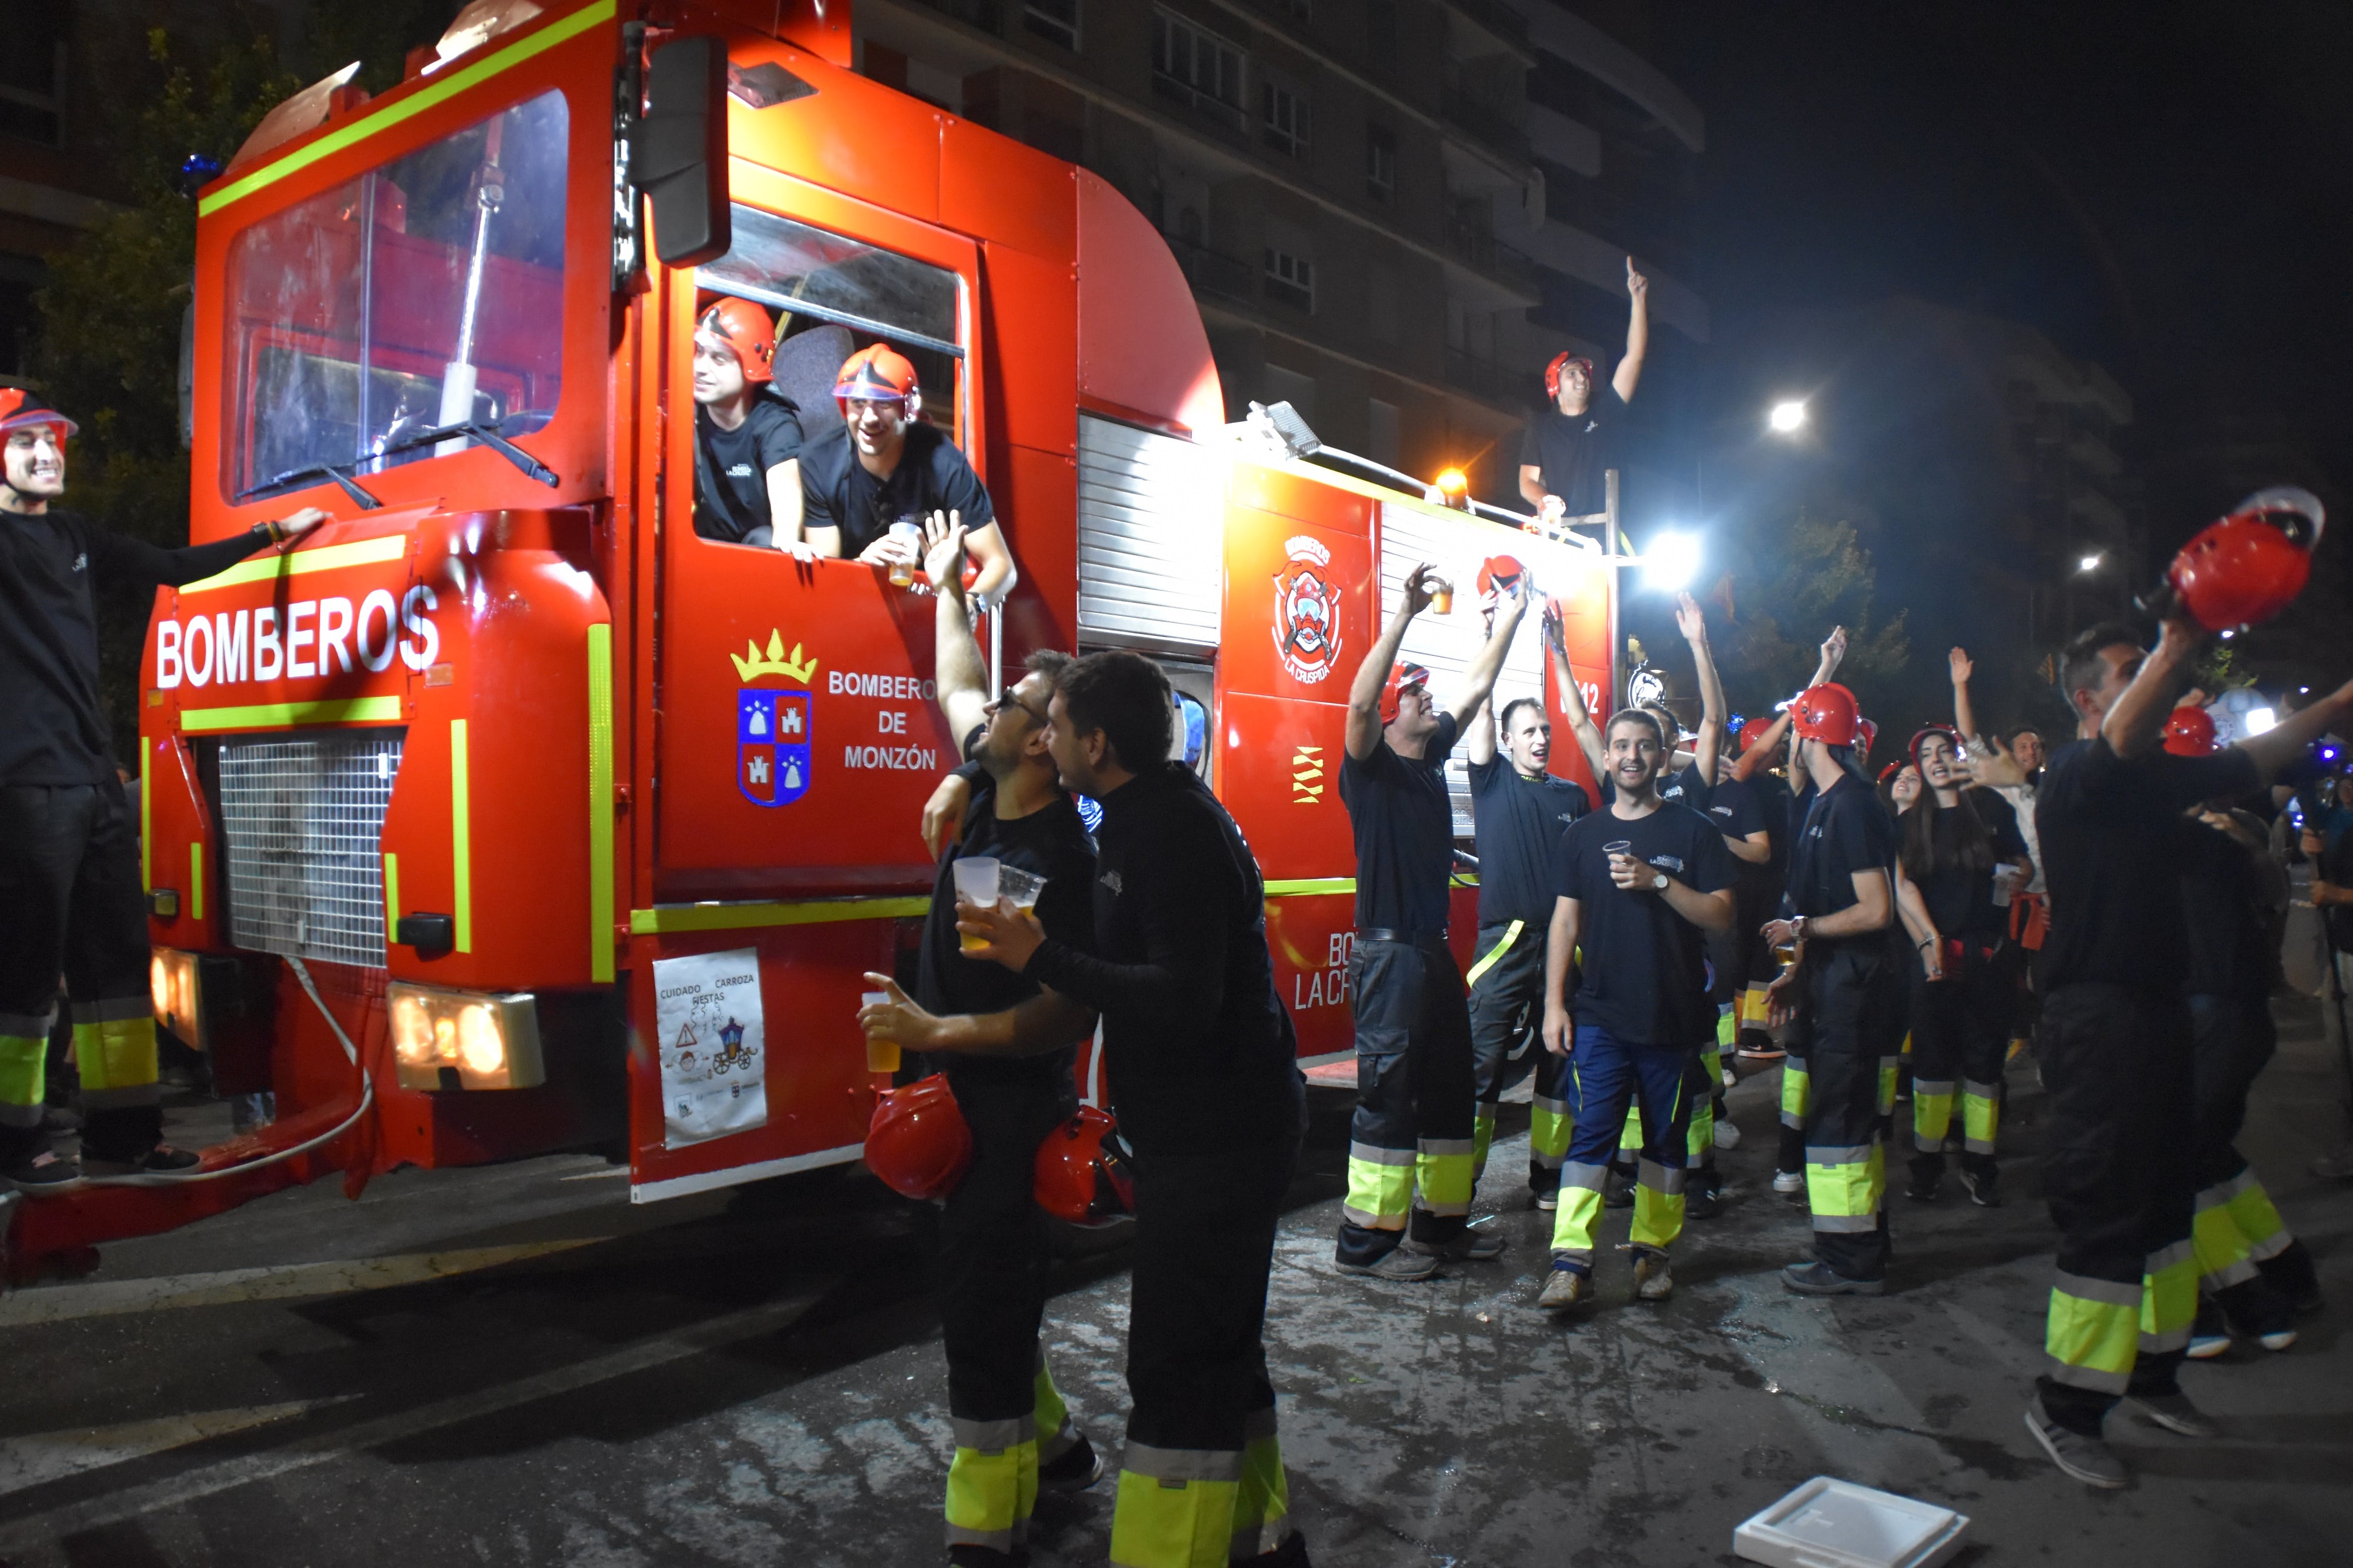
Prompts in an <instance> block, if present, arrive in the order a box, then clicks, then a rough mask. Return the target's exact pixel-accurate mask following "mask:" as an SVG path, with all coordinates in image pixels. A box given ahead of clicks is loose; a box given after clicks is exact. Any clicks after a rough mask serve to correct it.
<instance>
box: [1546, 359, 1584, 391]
mask: <svg viewBox="0 0 2353 1568" xmlns="http://www.w3.org/2000/svg"><path fill="white" fill-rule="evenodd" d="M1573 364H1581V365H1583V366H1584V367H1585V380H1586V384H1588V386H1589V385H1591V384H1592V383H1593V362H1592V361H1591V360H1589V359H1587V358H1586V357H1585V356H1584V355H1583V354H1555V355H1553V356H1552V363H1550V364H1548V365H1546V366H1545V396H1546V397H1547V398H1550V399H1551V400H1552V401H1554V402H1556V403H1557V402H1559V401H1560V373H1561V372H1562V371H1564V370H1566V369H1567V368H1568V367H1569V366H1570V365H1573Z"/></svg>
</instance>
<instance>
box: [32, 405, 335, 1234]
mask: <svg viewBox="0 0 2353 1568" xmlns="http://www.w3.org/2000/svg"><path fill="white" fill-rule="evenodd" d="M74 428H75V426H74V423H73V421H72V420H70V419H68V418H67V417H66V416H63V415H62V414H59V413H58V411H57V410H56V409H54V408H51V407H50V406H49V405H47V404H46V403H44V402H42V401H41V400H40V399H39V398H37V397H36V396H34V395H31V394H30V393H27V392H26V391H24V390H23V389H22V388H18V387H8V388H5V389H0V443H4V444H5V447H0V456H5V473H0V714H5V718H0V1185H7V1184H13V1185H14V1186H15V1187H16V1188H17V1189H18V1190H20V1191H23V1192H26V1193H31V1194H46V1193H55V1192H59V1191H63V1190H66V1189H68V1188H70V1187H72V1186H73V1185H75V1184H77V1183H79V1181H80V1180H82V1178H83V1177H84V1175H85V1174H87V1175H89V1176H92V1177H98V1178H112V1179H119V1180H128V1181H142V1182H143V1181H153V1180H168V1179H173V1178H179V1177H185V1176H188V1175H191V1174H193V1173H195V1170H196V1167H197V1165H198V1163H199V1160H198V1156H196V1155H195V1154H194V1153H191V1152H188V1151H186V1150H183V1149H174V1148H173V1147H172V1146H171V1145H170V1144H168V1143H165V1142H164V1108H163V1101H162V1098H161V1091H160V1090H159V1089H158V1088H157V1085H156V1079H155V1065H156V1064H155V1024H154V1009H153V1003H152V1002H151V1001H150V1000H149V998H148V994H147V973H148V951H147V910H146V898H145V895H144V894H143V892H142V890H141V887H140V879H139V856H138V849H137V832H138V829H137V825H136V823H135V821H134V820H133V817H132V812H131V809H130V806H129V805H128V804H127V803H126V802H125V800H124V798H123V794H122V787H121V784H120V782H119V781H118V778H117V775H116V772H115V763H114V757H113V753H112V748H111V745H110V743H109V742H108V739H107V732H108V730H109V727H110V726H109V721H108V718H107V715H106V712H105V710H104V708H103V706H102V705H101V704H100V700H99V690H98V624H97V617H96V614H95V611H94V609H93V607H92V601H91V582H92V580H93V579H94V578H98V577H101V576H103V577H105V578H107V579H108V580H110V581H111V582H113V583H115V584H125V583H127V584H131V585H132V586H133V587H146V588H150V589H152V588H153V586H154V585H155V584H159V583H168V584H172V585H174V586H175V587H176V586H178V585H180V584H185V583H193V582H195V581H197V580H198V579H200V578H204V577H209V576H212V575H213V574H216V573H218V572H223V571H226V570H227V568H229V567H231V566H233V565H235V564H236V563H238V562H239V561H242V560H244V559H245V558H246V557H247V556H248V555H250V554H252V553H253V552H256V551H258V550H263V549H267V548H269V547H270V546H272V545H278V546H281V547H282V546H284V545H287V544H290V543H292V542H295V541H297V540H299V539H301V537H302V536H303V535H304V534H307V533H308V532H310V531H311V530H312V529H314V528H316V527H317V526H318V525H319V524H320V523H322V522H323V521H326V515H327V514H326V513H324V512H322V511H317V510H309V509H305V510H301V511H298V512H296V513H295V514H294V515H293V516H291V517H289V518H286V519H284V520H283V521H272V522H257V523H255V524H254V525H253V527H252V528H251V529H249V530H248V531H245V532H243V533H238V534H234V535H232V536H230V537H229V538H227V539H223V540H218V541H216V542H213V543H211V544H199V545H187V546H183V547H182V548H179V549H176V550H166V549H164V548H161V547H159V546H157V545H153V544H149V543H147V542H144V541H142V540H137V539H132V538H129V537H127V536H125V535H122V534H119V533H115V532H113V531H111V530H107V529H103V528H100V527H97V526H96V525H94V524H93V523H91V522H90V521H89V520H88V519H86V518H84V517H82V516H80V515H79V514H78V513H75V512H71V511H68V510H64V509H63V508H62V507H58V506H55V505H53V504H52V503H54V502H55V501H57V500H58V499H59V498H60V497H62V496H63V495H64V494H65V488H66V441H67V438H68V437H70V436H71V435H72V434H73V433H74ZM60 975H62V976H63V977H64V979H65V984H66V993H67V996H68V998H69V1004H70V1005H71V1008H72V1015H73V1033H74V1053H75V1059H76V1060H77V1061H78V1062H79V1065H80V1068H81V1083H82V1106H83V1129H82V1139H81V1149H82V1154H81V1160H80V1161H79V1163H76V1162H75V1161H72V1160H68V1159H62V1158H59V1157H58V1156H57V1155H56V1154H55V1153H53V1152H51V1151H50V1150H49V1148H48V1147H47V1139H46V1138H44V1137H43V1135H42V1132H41V1108H42V1101H43V1097H44V1092H45V1089H46V1088H47V1086H46V1084H45V1082H44V1068H45V1066H46V1056H47V1044H48V1036H49V1029H50V1026H51V1025H52V1023H53V1022H54V1019H55V1016H56V1009H57V1003H58V977H59V976H60Z"/></svg>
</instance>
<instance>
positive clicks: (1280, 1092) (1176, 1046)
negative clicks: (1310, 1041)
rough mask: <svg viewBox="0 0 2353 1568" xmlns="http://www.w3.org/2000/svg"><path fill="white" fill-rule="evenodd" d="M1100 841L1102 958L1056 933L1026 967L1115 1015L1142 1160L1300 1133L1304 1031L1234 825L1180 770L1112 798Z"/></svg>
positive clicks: (1109, 1039) (1110, 1040)
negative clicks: (1278, 982) (1290, 1007)
mask: <svg viewBox="0 0 2353 1568" xmlns="http://www.w3.org/2000/svg"><path fill="white" fill-rule="evenodd" d="M1095 847H1096V850H1095V888H1094V908H1095V951H1094V952H1092V953H1086V952H1080V951H1079V950H1077V949H1076V948H1073V947H1071V946H1068V945H1066V944H1065V943H1062V942H1056V941H1054V940H1053V939H1052V938H1051V937H1049V938H1048V939H1047V940H1046V942H1045V944H1044V945H1043V946H1041V947H1039V950H1038V952H1036V954H1035V955H1034V956H1032V957H1031V959H1030V960H1029V967H1028V968H1027V969H1026V970H1025V971H1024V973H1026V974H1028V975H1029V978H1030V979H1032V980H1035V981H1037V982H1038V983H1039V984H1043V985H1050V986H1051V987H1053V988H1054V989H1055V990H1056V991H1059V992H1060V993H1061V994H1063V995H1065V996H1068V997H1071V998H1072V999H1073V1000H1075V1001H1079V1002H1082V1003H1084V1004H1085V1005H1088V1006H1090V1007H1093V1008H1095V1009H1097V1010H1098V1011H1100V1012H1101V1013H1102V1014H1103V1056H1104V1065H1105V1067H1106V1068H1108V1069H1109V1071H1110V1075H1111V1088H1112V1093H1113V1097H1114V1099H1115V1100H1117V1102H1118V1108H1119V1122H1120V1126H1121V1128H1122V1129H1123V1130H1124V1131H1125V1132H1126V1133H1127V1135H1128V1137H1129V1138H1130V1139H1131V1140H1132V1141H1133V1142H1134V1144H1135V1147H1136V1150H1137V1152H1139V1153H1141V1154H1143V1155H1145V1156H1146V1157H1147V1158H1148V1157H1149V1156H1151V1155H1152V1154H1154V1153H1165V1154H1203V1153H1213V1152H1218V1151H1219V1150H1226V1149H1237V1148H1243V1147H1247V1146H1250V1145H1252V1144H1262V1143H1267V1142H1280V1141H1282V1140H1285V1139H1293V1138H1296V1137H1298V1136H1299V1129H1300V1117H1301V1113H1302V1108H1303V1103H1304V1093H1305V1091H1304V1089H1303V1087H1302V1083H1301V1080H1300V1077H1299V1068H1298V1064H1297V1061H1296V1057H1297V1054H1298V1044H1297V1037H1296V1036H1295V1035H1294V1034H1293V1031H1292V1026H1291V1015H1290V1014H1289V1013H1288V1012H1286V1011H1285V1010H1284V1009H1283V1005H1282V999H1281V998H1280V997H1278V996H1277V995H1276V994H1275V990H1274V963H1273V960H1272V959H1271V957H1270V956H1269V954H1268V952H1267V945H1266V885H1265V883H1264V881H1263V880H1262V879H1261V877H1260V875H1259V868H1258V862H1257V860H1256V859H1254V858H1252V857H1251V855H1250V846H1249V845H1248V844H1247V843H1245V842H1243V840H1242V836H1241V830H1240V828H1238V827H1236V826H1234V819H1233V818H1232V817H1231V816H1228V815H1227V814H1226V808H1225V807H1224V806H1222V805H1219V804H1218V801H1217V798H1216V797H1215V796H1213V795H1210V794H1209V791H1208V787H1207V786H1206V785H1204V784H1202V783H1201V781H1200V780H1198V779H1197V778H1195V777H1194V776H1193V774H1192V773H1191V771H1190V770H1188V769H1187V768H1185V767H1183V766H1182V765H1180V764H1177V763H1168V764H1166V765H1165V766H1164V767H1162V768H1160V769H1157V770H1155V771H1154V772H1152V773H1144V774H1140V775H1138V776H1137V777H1135V778H1134V779H1131V780H1130V781H1129V782H1128V783H1126V784H1122V785H1121V786H1120V787H1119V788H1117V789H1115V790H1113V791H1112V792H1111V793H1110V794H1109V795H1105V796H1104V797H1103V826H1101V827H1100V828H1098V829H1097V830H1096V833H1095Z"/></svg>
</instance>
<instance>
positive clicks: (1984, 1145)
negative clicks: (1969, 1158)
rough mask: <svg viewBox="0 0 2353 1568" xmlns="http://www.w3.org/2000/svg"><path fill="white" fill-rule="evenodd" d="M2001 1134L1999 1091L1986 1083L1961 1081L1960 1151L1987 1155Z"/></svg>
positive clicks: (1996, 1086)
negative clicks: (1961, 1149) (1962, 1149)
mask: <svg viewBox="0 0 2353 1568" xmlns="http://www.w3.org/2000/svg"><path fill="white" fill-rule="evenodd" d="M2000 1132H2001V1090H2000V1086H1998V1085H1995V1084H1990V1083H1972V1082H1970V1081H1968V1079H1963V1080H1962V1081H1961V1147H1963V1148H1964V1149H1966V1150H1968V1152H1970V1153H1972V1154H1990V1153H1992V1152H1994V1141H1995V1140H1996V1139H1997V1138H1998V1137H1999V1136H2000Z"/></svg>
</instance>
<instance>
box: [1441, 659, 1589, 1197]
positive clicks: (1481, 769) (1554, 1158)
mask: <svg viewBox="0 0 2353 1568" xmlns="http://www.w3.org/2000/svg"><path fill="white" fill-rule="evenodd" d="M1565 689H1567V690H1570V691H1574V690H1575V689H1576V688H1575V687H1574V686H1569V687H1567V688H1565ZM1503 727H1504V747H1503V751H1502V752H1500V753H1499V752H1497V751H1496V748H1495V733H1494V731H1493V728H1492V727H1491V724H1490V721H1489V719H1488V713H1487V706H1486V705H1484V704H1482V706H1481V707H1480V710H1479V711H1478V712H1476V713H1474V714H1472V718H1471V816H1472V825H1473V826H1474V828H1475V830H1476V831H1477V834H1478V856H1479V940H1478V943H1477V945H1476V946H1474V947H1473V948H1472V951H1471V971H1470V973H1469V975H1468V976H1467V978H1468V980H1469V982H1470V985H1471V1051H1472V1063H1473V1069H1472V1070H1473V1074H1474V1078H1475V1088H1476V1089H1477V1106H1478V1114H1477V1120H1476V1121H1475V1123H1474V1124H1473V1129H1472V1145H1473V1147H1472V1175H1471V1179H1472V1184H1474V1185H1475V1184H1477V1182H1478V1179H1479V1175H1480V1173H1482V1172H1483V1171H1485V1170H1486V1168H1487V1147H1488V1145H1489V1144H1490V1143H1491V1142H1493V1140H1494V1136H1495V1107H1496V1106H1497V1105H1498V1104H1499V1103H1500V1102H1501V1100H1502V1099H1503V1094H1504V1089H1508V1088H1510V1087H1511V1086H1512V1085H1513V1084H1514V1083H1517V1082H1518V1081H1519V1080H1520V1079H1522V1078H1524V1077H1525V1076H1526V1075H1527V1073H1528V1072H1529V1071H1530V1069H1531V1068H1533V1069H1534V1071H1535V1078H1536V1081H1535V1101H1534V1110H1532V1111H1531V1113H1530V1117H1529V1123H1528V1186H1529V1188H1530V1189H1531V1190H1532V1191H1534V1192H1535V1194H1536V1206H1537V1207H1539V1208H1548V1207H1550V1206H1551V1205H1552V1195H1553V1190H1554V1189H1555V1188H1556V1187H1557V1186H1558V1185H1559V1184H1560V1163H1561V1160H1562V1159H1563V1157H1565V1156H1566V1155H1567V1152H1568V1131H1569V1122H1568V1114H1567V1101H1566V1100H1563V1099H1562V1098H1561V1091H1560V1061H1559V1058H1556V1057H1553V1056H1550V1055H1548V1054H1546V1052H1544V1051H1542V1050H1539V1049H1537V1048H1535V1047H1536V1030H1537V1026H1539V1025H1540V1024H1542V1023H1543V1021H1544V932H1545V928H1546V926H1547V925H1548V924H1549V923H1550V922H1551V918H1552V917H1551V911H1550V910H1549V908H1548V907H1547V906H1548V905H1549V904H1550V903H1551V900H1552V894H1551V884H1552V864H1553V861H1554V859H1555V858H1556V857H1557V856H1558V854H1559V853H1560V845H1561V841H1562V840H1563V839H1564V838H1565V837H1567V834H1568V827H1569V824H1571V823H1573V822H1575V821H1576V820H1577V818H1578V817H1580V816H1584V815H1585V814H1586V813H1587V812H1588V811H1590V810H1591V809H1593V808H1592V804H1591V802H1589V801H1588V799H1587V798H1586V795H1585V790H1584V787H1583V786H1582V785H1580V784H1571V783H1569V782H1568V781H1567V779H1562V778H1555V777H1554V776H1553V775H1552V774H1550V773H1546V771H1545V764H1546V763H1547V762H1548V761H1549V760H1550V759H1551V756H1552V721H1550V720H1549V719H1547V718H1546V717H1545V706H1544V704H1543V702H1541V701H1539V700H1537V699H1535V698H1533V697H1520V698H1514V700H1512V701H1510V702H1507V703H1505V704H1504V726H1503Z"/></svg>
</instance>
